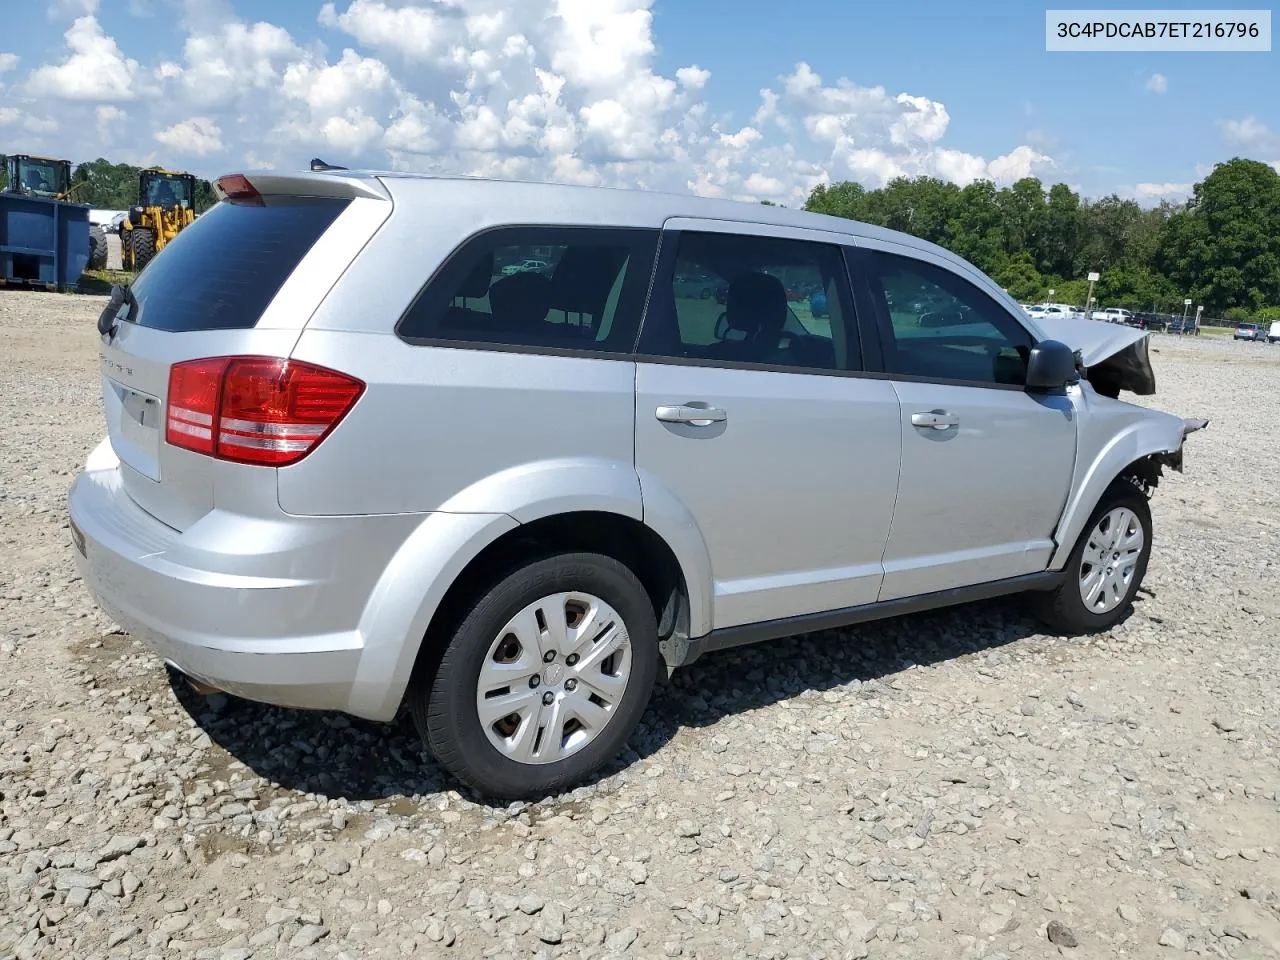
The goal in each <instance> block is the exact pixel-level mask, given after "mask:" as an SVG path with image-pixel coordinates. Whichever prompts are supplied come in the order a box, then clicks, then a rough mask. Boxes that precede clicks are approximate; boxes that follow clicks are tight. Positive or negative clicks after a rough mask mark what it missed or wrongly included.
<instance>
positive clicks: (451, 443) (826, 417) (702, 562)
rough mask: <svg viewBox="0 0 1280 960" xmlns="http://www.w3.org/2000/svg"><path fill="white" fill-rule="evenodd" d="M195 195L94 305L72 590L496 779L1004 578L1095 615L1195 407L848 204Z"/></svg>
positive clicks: (533, 774) (1077, 325)
mask: <svg viewBox="0 0 1280 960" xmlns="http://www.w3.org/2000/svg"><path fill="white" fill-rule="evenodd" d="M218 192H219V195H220V197H221V202H220V203H218V204H217V205H216V206H215V207H214V208H213V209H212V210H210V211H209V212H208V213H206V214H205V215H203V216H202V217H200V219H199V220H197V221H196V223H195V224H194V225H193V226H191V227H189V228H188V229H186V230H184V231H183V232H182V233H181V234H180V235H179V236H178V238H177V239H176V240H175V241H174V242H173V243H172V244H170V245H168V246H167V247H166V248H165V250H164V251H163V252H162V253H161V254H160V255H159V256H157V257H156V258H155V259H154V260H153V261H152V262H151V263H150V264H149V265H148V266H147V268H146V269H145V270H144V271H143V272H142V273H141V274H140V275H139V276H138V278H137V280H136V282H135V283H134V284H133V286H132V288H131V289H119V290H117V291H116V292H115V293H114V295H113V298H112V300H111V302H110V304H109V305H108V307H107V309H106V310H104V311H103V314H102V317H101V318H100V320H99V323H98V328H99V331H100V333H101V370H102V396H103V404H104V407H105V413H106V420H107V429H108V436H107V437H106V438H105V439H104V440H103V441H102V443H101V444H100V445H99V446H98V447H97V449H95V450H94V451H93V453H92V454H91V455H90V457H89V459H88V462H87V463H86V465H85V468H84V471H83V472H82V473H81V474H80V475H79V476H78V477H77V479H76V481H75V484H74V486H73V487H72V489H71V492H70V504H69V506H70V517H71V521H72V523H71V533H72V538H73V540H74V543H75V550H76V555H77V561H78V563H79V567H80V570H81V572H82V575H83V577H84V580H85V582H86V583H87V584H88V586H89V587H90V589H91V590H92V591H93V592H94V594H95V595H96V597H97V598H98V600H99V601H100V603H101V604H102V606H103V607H104V609H106V610H107V611H108V612H109V613H110V615H111V616H112V617H113V618H114V619H115V620H116V621H117V622H118V623H119V624H120V625H121V626H122V627H124V628H126V629H127V630H129V631H130V632H131V633H133V634H134V635H135V636H137V637H139V638H141V639H142V640H144V641H145V642H146V643H147V644H149V645H150V646H151V647H152V648H153V649H154V650H155V651H156V652H157V653H158V654H159V656H160V657H162V658H163V659H164V660H165V661H167V662H168V663H169V664H170V666H171V667H173V668H176V670H178V671H180V672H181V673H182V674H184V675H186V676H187V677H189V678H191V679H193V680H194V681H196V682H197V685H198V686H200V687H202V688H205V689H207V688H209V687H213V688H217V689H220V690H224V691H228V692H230V693H232V694H235V695H238V696H242V697H247V698H251V699H254V700H260V701H266V702H270V703H275V704H282V705H286V706H291V707H304V708H320V709H330V710H341V711H346V712H348V713H351V714H354V715H356V716H360V717H365V718H369V719H373V720H381V721H388V720H391V719H393V718H394V717H395V716H396V714H397V711H399V710H400V709H401V707H402V705H404V706H407V708H408V710H409V711H410V712H411V713H412V716H413V718H414V720H415V721H416V723H417V726H418V728H419V729H420V731H421V733H422V736H423V737H424V738H425V740H426V742H427V744H428V745H429V746H430V748H431V750H432V751H433V752H434V754H435V755H436V756H437V757H438V758H439V760H440V762H441V763H442V764H443V765H444V766H445V767H447V768H448V769H449V770H450V771H452V772H453V774H455V775H456V776H457V777H459V778H460V779H461V780H463V781H465V782H467V783H469V784H471V785H472V786H473V787H475V788H477V789H478V790H479V791H481V792H482V793H484V794H487V795H490V796H494V797H503V798H513V797H529V796H538V795H545V794H547V793H548V792H553V791H557V790H559V789H561V788H564V787H567V786H570V785H573V784H574V783H576V782H579V781H581V780H582V779H583V778H585V777H587V776H588V775H590V774H591V773H592V772H593V771H595V770H597V769H598V768H599V767H601V765H602V764H605V763H606V762H607V761H609V760H610V759H611V758H613V757H614V756H615V755H617V754H618V753H619V752H620V751H621V749H622V748H623V745H624V744H625V742H626V740H627V739H628V737H629V736H630V734H631V733H632V731H633V729H634V728H635V726H636V724H637V723H638V721H639V719H640V716H641V714H642V713H643V712H644V710H645V706H646V703H647V702H648V700H649V697H650V692H651V690H652V688H653V685H654V683H655V682H656V681H657V679H658V678H659V677H663V678H665V677H666V676H667V675H668V674H669V672H670V671H672V670H674V669H675V668H677V667H679V666H681V665H683V664H688V663H690V662H691V661H693V660H695V659H697V658H698V657H699V656H701V655H702V654H705V653H709V652H711V651H716V650H723V649H725V648H726V647H732V646H735V645H737V644H743V643H751V642H754V641H759V640H767V639H769V638H774V637H781V636H786V635H790V634H795V633H799V632H803V631H809V630H815V629H820V628H828V627H834V626H838V625H843V624H851V623H856V622H861V621H867V620H873V619H877V618H881V617H888V616H895V615H898V614H903V613H907V612H910V611H916V610H924V609H929V608H934V607H940V606H944V605H948V604H955V603H961V602H964V601H967V600H972V599H975V598H984V597H993V596H997V595H1003V594H1013V593H1028V594H1029V595H1030V596H1031V598H1032V599H1033V601H1034V606H1035V608H1036V609H1037V610H1038V611H1039V612H1040V614H1041V615H1042V616H1043V617H1044V618H1045V620H1046V622H1047V623H1048V624H1049V625H1050V626H1051V627H1052V628H1053V629H1055V630H1062V631H1071V632H1079V631H1097V630H1105V629H1107V628H1108V627H1110V626H1111V625H1112V624H1114V623H1116V622H1117V620H1119V619H1120V618H1121V617H1122V616H1123V615H1124V613H1125V611H1126V608H1127V607H1128V605H1129V602H1130V600H1131V599H1132V598H1133V596H1134V593H1135V592H1136V590H1137V589H1138V585H1139V583H1140V582H1141V581H1142V577H1143V573H1144V571H1145V570H1146V566H1147V558H1148V556H1149V555H1150V551H1151V542H1152V540H1151V515H1150V512H1149V510H1148V506H1147V498H1146V495H1147V494H1148V493H1149V492H1150V491H1151V489H1152V488H1153V487H1154V486H1155V484H1156V482H1157V480H1158V478H1159V477H1160V475H1161V470H1162V467H1164V466H1170V467H1172V468H1176V469H1181V464H1182V447H1183V440H1184V437H1185V436H1186V434H1187V433H1188V432H1189V431H1190V430H1192V429H1195V428H1197V427H1198V426H1201V425H1203V424H1202V423H1193V422H1184V421H1183V420H1182V419H1179V418H1177V417H1172V416H1169V415H1166V414H1163V413H1158V412H1154V411H1151V410H1148V409H1143V408H1141V407H1138V406H1134V405H1131V404H1129V403H1125V402H1121V401H1119V400H1117V399H1116V398H1117V396H1118V394H1119V392H1120V391H1121V390H1131V391H1133V392H1136V393H1138V394H1149V393H1151V392H1152V391H1153V390H1154V377H1153V375H1152V371H1151V366H1150V363H1149V361H1148V356H1147V347H1146V344H1147V339H1146V338H1147V334H1146V333H1145V332H1142V331H1139V330H1134V329H1130V328H1125V327H1117V326H1115V325H1111V324H1105V323H1095V322H1093V321H1090V320H1086V319H1083V318H1081V319H1074V320H1073V319H1062V320H1055V321H1054V323H1053V325H1052V330H1051V331H1048V330H1045V329H1042V328H1041V327H1040V326H1039V324H1038V323H1037V322H1036V321H1034V320H1031V319H1029V318H1028V317H1027V316H1026V315H1025V314H1024V313H1023V311H1022V310H1021V309H1019V307H1018V305H1017V303H1016V302H1014V301H1013V300H1012V299H1011V298H1010V297H1009V296H1008V295H1007V294H1006V293H1005V292H1004V291H1003V290H1001V288H1000V287H999V286H997V285H996V284H994V283H993V282H992V281H991V280H990V279H988V278H987V277H986V276H984V275H983V274H982V273H981V272H979V271H978V270H977V269H975V268H974V267H973V266H971V265H970V264H968V263H967V262H965V261H963V260H961V259H959V258H958V257H956V256H953V255H952V254H950V253H948V252H946V251H945V250H942V249H940V248H938V247H936V246H933V245H931V244H927V243H923V242H921V241H918V240H915V239H913V238H911V237H908V236H904V235H902V234H898V233H894V232H891V231H887V230H881V229H877V228H874V227H869V226H866V225H864V224H860V223H856V222H852V221H847V220H840V219H833V218H829V217H823V216H817V215H812V214H807V213H801V212H796V211H791V210H786V209H780V208H777V207H765V206H756V205H749V204H740V203H732V202H725V201H718V200H709V199H699V198H695V197H689V196H665V195H656V194H651V193H641V192H631V191H620V190H607V189H593V188H581V187H568V186H550V185H545V184H527V183H509V182H495V181H484V180H465V179H455V180H447V179H437V178H425V177H411V176H402V175H389V174H379V175H375V174H363V173H356V172H324V173H308V174H301V175H296V176H294V175H291V176H270V175H262V176H258V175H248V176H245V175H233V176H228V177H224V178H223V179H222V180H220V181H219V182H218ZM530 263H538V264H545V267H540V268H539V269H536V270H534V269H528V270H526V269H523V265H526V264H530ZM512 265H520V266H521V269H515V270H512V269H509V268H510V267H511V266H512ZM688 277H702V278H706V279H707V286H708V288H715V289H722V290H723V291H724V295H723V296H719V295H717V296H716V297H705V296H703V295H702V291H701V289H700V288H695V287H691V286H690V285H689V284H688V283H686V282H683V281H684V279H685V278H688ZM819 294H820V295H821V297H820V299H822V300H823V302H824V303H825V306H824V307H823V309H822V310H821V311H819V313H820V314H821V315H815V313H814V310H813V308H812V306H811V304H812V303H813V302H814V299H815V298H816V297H818V296H819ZM721 301H723V303H721ZM1050 336H1051V337H1052V339H1050ZM1064 341H1065V342H1064Z"/></svg>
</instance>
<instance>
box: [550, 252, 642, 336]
mask: <svg viewBox="0 0 1280 960" xmlns="http://www.w3.org/2000/svg"><path fill="white" fill-rule="evenodd" d="M626 258H627V251H626V249H625V248H623V247H568V248H566V249H565V251H564V253H563V254H562V255H561V257H560V262H559V263H557V264H556V269H555V273H554V274H552V276H551V309H553V310H564V311H565V312H566V313H589V314H591V316H593V317H595V318H596V319H597V320H598V319H599V318H600V315H601V314H602V313H603V312H604V305H605V301H606V300H608V299H609V291H610V290H612V289H613V283H614V281H615V280H616V279H617V278H618V270H619V269H620V268H621V267H622V262H623V261H624V260H625V259H626Z"/></svg>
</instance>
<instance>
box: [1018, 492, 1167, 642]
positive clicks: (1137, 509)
mask: <svg viewBox="0 0 1280 960" xmlns="http://www.w3.org/2000/svg"><path fill="white" fill-rule="evenodd" d="M1150 557H1151V507H1150V506H1149V505H1148V503H1147V498H1146V497H1145V496H1144V495H1143V494H1142V492H1141V491H1140V490H1138V488H1137V487H1135V486H1134V485H1133V484H1132V483H1130V482H1129V481H1128V480H1124V479H1120V480H1117V481H1116V482H1115V483H1113V484H1112V485H1111V486H1110V487H1109V488H1108V489H1107V492H1106V493H1104V494H1103V495H1102V499H1101V501H1100V502H1099V503H1098V506H1097V507H1096V508H1095V509H1094V511H1093V514H1092V515H1091V516H1090V517H1089V522H1088V523H1087V524H1085V528H1084V532H1083V533H1082V534H1081V535H1080V539H1079V541H1077V543H1076V546H1075V549H1074V550H1072V551H1071V556H1070V558H1069V559H1068V560H1067V569H1066V577H1065V579H1064V580H1063V581H1062V583H1061V585H1059V586H1058V588H1057V589H1056V590H1052V591H1049V592H1047V593H1043V594H1036V595H1033V599H1032V603H1033V605H1034V607H1035V613H1036V615H1037V616H1038V617H1039V618H1040V619H1041V620H1043V621H1044V622H1045V623H1046V624H1047V625H1048V626H1050V627H1052V628H1053V629H1055V630H1060V631H1062V632H1063V633H1068V634H1083V633H1099V632H1101V631H1103V630H1107V629H1110V628H1111V627H1113V626H1115V624H1117V623H1118V622H1119V621H1120V620H1121V618H1122V617H1124V615H1125V613H1126V612H1127V611H1128V609H1129V606H1130V604H1131V603H1132V602H1133V598H1134V595H1135V594H1136V593H1137V592H1138V587H1140V586H1141V585H1142V578H1143V577H1144V576H1146V573H1147V561H1148V560H1149V559H1150Z"/></svg>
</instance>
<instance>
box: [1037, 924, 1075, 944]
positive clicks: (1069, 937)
mask: <svg viewBox="0 0 1280 960" xmlns="http://www.w3.org/2000/svg"><path fill="white" fill-rule="evenodd" d="M1045 935H1046V936H1047V937H1048V938H1049V942H1050V943H1055V944H1057V945H1058V946H1060V947H1069V948H1070V947H1078V946H1080V941H1079V939H1077V937H1076V934H1075V931H1074V930H1072V929H1071V928H1070V927H1068V926H1067V925H1066V924H1065V923H1063V922H1062V921H1061V920H1050V921H1049V926H1048V927H1047V928H1046V929H1045Z"/></svg>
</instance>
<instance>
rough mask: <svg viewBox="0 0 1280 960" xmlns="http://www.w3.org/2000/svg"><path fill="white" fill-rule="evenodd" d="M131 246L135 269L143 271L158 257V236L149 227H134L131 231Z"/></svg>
mask: <svg viewBox="0 0 1280 960" xmlns="http://www.w3.org/2000/svg"><path fill="white" fill-rule="evenodd" d="M129 244H130V246H131V248H132V249H133V269H134V271H135V272H137V271H141V270H142V268H143V267H145V266H146V265H147V264H148V263H150V262H151V258H152V257H154V256H155V255H156V234H155V231H154V230H152V229H150V228H149V227H134V228H133V229H132V230H131V231H129Z"/></svg>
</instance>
